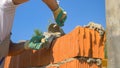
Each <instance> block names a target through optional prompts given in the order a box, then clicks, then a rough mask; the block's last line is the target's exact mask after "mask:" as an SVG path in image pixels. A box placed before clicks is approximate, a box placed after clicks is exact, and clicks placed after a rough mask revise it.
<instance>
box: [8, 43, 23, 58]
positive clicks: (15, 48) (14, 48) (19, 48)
mask: <svg viewBox="0 0 120 68" xmlns="http://www.w3.org/2000/svg"><path fill="white" fill-rule="evenodd" d="M24 51H25V49H24V43H20V44H18V45H17V44H16V45H10V48H9V53H8V55H9V56H16V55H19V54H21V53H23V52H24Z"/></svg>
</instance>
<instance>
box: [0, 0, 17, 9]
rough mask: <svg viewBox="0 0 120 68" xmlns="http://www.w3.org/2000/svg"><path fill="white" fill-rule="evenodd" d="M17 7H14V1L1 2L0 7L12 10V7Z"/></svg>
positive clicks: (5, 0)
mask: <svg viewBox="0 0 120 68" xmlns="http://www.w3.org/2000/svg"><path fill="white" fill-rule="evenodd" d="M16 6H17V5H14V3H13V1H12V0H0V7H1V8H10V7H16Z"/></svg>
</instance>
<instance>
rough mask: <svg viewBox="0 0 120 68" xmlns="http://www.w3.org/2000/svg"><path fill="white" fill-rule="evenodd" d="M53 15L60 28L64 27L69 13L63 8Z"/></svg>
mask: <svg viewBox="0 0 120 68" xmlns="http://www.w3.org/2000/svg"><path fill="white" fill-rule="evenodd" d="M53 14H54V18H55V21H56V23H57V25H58V26H60V27H62V26H64V22H65V20H66V18H67V13H66V12H65V11H64V10H63V9H62V8H60V7H59V8H58V9H57V10H55V11H54V12H53Z"/></svg>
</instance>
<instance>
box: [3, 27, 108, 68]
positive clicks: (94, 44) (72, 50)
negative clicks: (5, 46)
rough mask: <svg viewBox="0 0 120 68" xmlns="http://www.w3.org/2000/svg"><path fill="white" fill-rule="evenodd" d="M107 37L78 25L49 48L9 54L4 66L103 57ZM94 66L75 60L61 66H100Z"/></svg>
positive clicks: (22, 66) (18, 67)
mask: <svg viewBox="0 0 120 68" xmlns="http://www.w3.org/2000/svg"><path fill="white" fill-rule="evenodd" d="M105 39H106V38H105V35H104V36H103V37H100V35H99V33H98V32H97V31H94V30H91V29H88V28H83V27H76V28H75V29H74V30H73V31H72V32H70V33H68V34H66V35H64V36H62V37H60V38H58V39H56V40H55V41H54V42H53V43H52V45H51V47H50V48H49V49H45V48H44V49H41V50H38V51H35V50H33V51H32V50H30V51H26V52H24V53H23V54H21V55H18V56H14V57H12V56H8V57H7V58H6V61H5V67H4V68H27V67H28V68H29V67H36V66H39V67H40V66H44V65H48V64H53V63H58V62H60V61H63V60H65V59H68V58H72V57H76V56H84V57H91V58H101V59H103V58H104V44H105ZM82 66H83V67H82ZM92 66H93V67H90V65H89V64H87V63H86V62H85V63H81V61H78V60H74V61H71V62H69V63H65V64H63V65H61V66H60V68H99V67H98V66H96V64H93V65H92ZM50 68H56V67H50Z"/></svg>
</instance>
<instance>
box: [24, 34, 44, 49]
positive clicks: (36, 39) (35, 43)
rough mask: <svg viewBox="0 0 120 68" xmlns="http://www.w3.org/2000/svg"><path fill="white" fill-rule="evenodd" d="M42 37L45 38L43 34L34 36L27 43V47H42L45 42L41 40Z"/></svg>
mask: <svg viewBox="0 0 120 68" xmlns="http://www.w3.org/2000/svg"><path fill="white" fill-rule="evenodd" d="M42 38H44V36H43V35H41V36H33V37H32V38H31V40H30V41H28V42H26V43H25V49H34V50H38V49H40V48H42V44H43V42H41V40H42Z"/></svg>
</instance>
